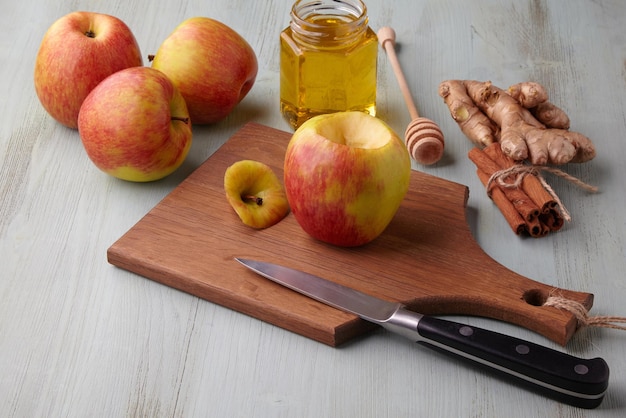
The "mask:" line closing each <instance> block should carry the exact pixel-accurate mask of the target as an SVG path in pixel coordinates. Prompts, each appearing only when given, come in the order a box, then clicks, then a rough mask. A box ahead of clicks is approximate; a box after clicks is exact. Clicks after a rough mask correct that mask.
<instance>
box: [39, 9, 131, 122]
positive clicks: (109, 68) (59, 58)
mask: <svg viewBox="0 0 626 418" xmlns="http://www.w3.org/2000/svg"><path fill="white" fill-rule="evenodd" d="M141 65H143V61H142V59H141V52H140V51H139V46H138V45H137V41H136V39H135V36H134V35H133V34H132V32H131V30H130V29H129V28H128V26H126V24H125V23H124V22H122V21H121V20H120V19H118V18H116V17H114V16H109V15H105V14H101V13H93V12H73V13H70V14H68V15H65V16H63V17H61V18H60V19H58V20H57V21H56V22H54V23H53V24H52V26H50V28H49V29H48V31H47V32H46V34H45V35H44V37H43V40H42V42H41V45H40V47H39V52H38V53H37V59H36V61H35V91H36V92H37V96H38V97H39V101H40V102H41V104H42V105H43V107H44V109H46V111H47V112H48V113H49V114H50V116H52V117H53V118H54V119H56V120H57V121H59V122H60V123H62V124H63V125H65V126H67V127H70V128H76V127H77V120H78V112H79V110H80V106H81V104H82V103H83V100H84V99H85V97H87V95H88V94H89V92H91V90H92V89H93V88H94V87H96V86H97V85H98V83H100V82H101V81H102V80H104V79H105V78H106V77H108V76H109V75H111V74H113V73H115V72H117V71H119V70H122V69H124V68H128V67H136V66H141Z"/></svg>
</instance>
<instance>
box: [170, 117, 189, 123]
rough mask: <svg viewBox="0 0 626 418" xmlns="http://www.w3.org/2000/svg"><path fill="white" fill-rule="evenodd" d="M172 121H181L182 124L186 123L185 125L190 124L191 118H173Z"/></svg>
mask: <svg viewBox="0 0 626 418" xmlns="http://www.w3.org/2000/svg"><path fill="white" fill-rule="evenodd" d="M172 120H179V121H181V122H184V123H185V124H188V123H189V118H181V117H180V116H172Z"/></svg>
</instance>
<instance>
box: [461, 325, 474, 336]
mask: <svg viewBox="0 0 626 418" xmlns="http://www.w3.org/2000/svg"><path fill="white" fill-rule="evenodd" d="M473 333H474V330H473V329H472V328H471V327H468V326H462V327H461V328H459V334H461V335H462V336H464V337H469V336H470V335H472V334H473Z"/></svg>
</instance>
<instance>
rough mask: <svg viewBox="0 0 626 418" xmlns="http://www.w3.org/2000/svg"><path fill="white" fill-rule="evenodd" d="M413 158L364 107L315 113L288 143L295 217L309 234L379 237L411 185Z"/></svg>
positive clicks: (359, 240) (358, 239)
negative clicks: (352, 110)
mask: <svg viewBox="0 0 626 418" xmlns="http://www.w3.org/2000/svg"><path fill="white" fill-rule="evenodd" d="M410 176H411V161H410V157H409V154H408V151H407V150H406V147H405V146H404V143H403V142H402V140H401V139H400V138H399V137H398V135H397V134H396V133H394V132H393V130H392V129H391V128H390V127H389V126H388V125H387V124H386V123H384V122H383V121H382V120H380V119H378V118H376V117H373V116H370V115H368V114H366V113H362V112H339V113H331V114H326V115H320V116H315V117H313V118H311V119H309V120H308V121H306V122H305V123H304V124H302V125H301V126H300V127H299V128H298V129H297V130H296V131H295V132H294V134H293V136H292V138H291V141H290V142H289V145H288V147H287V151H286V154H285V165H284V183H285V192H286V195H287V200H288V202H289V205H290V207H291V212H292V213H293V215H294V217H295V218H296V220H297V221H298V223H299V224H300V226H301V227H302V229H304V231H306V232H307V233H308V234H309V235H311V236H312V237H314V238H316V239H318V240H320V241H323V242H327V243H330V244H334V245H338V246H345V247H352V246H358V245H363V244H366V243H368V242H370V241H372V240H374V239H375V238H376V237H378V236H379V235H380V234H381V233H382V232H383V231H384V230H385V228H386V227H387V225H388V224H389V222H391V220H392V219H393V217H394V215H395V214H396V212H397V210H398V208H399V206H400V203H401V202H402V200H403V199H404V196H405V195H406V192H407V190H408V187H409V179H410Z"/></svg>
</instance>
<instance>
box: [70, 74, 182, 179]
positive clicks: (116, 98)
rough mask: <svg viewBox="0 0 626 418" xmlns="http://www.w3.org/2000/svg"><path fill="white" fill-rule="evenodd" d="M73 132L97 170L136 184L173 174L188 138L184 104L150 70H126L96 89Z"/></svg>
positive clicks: (163, 78)
mask: <svg viewBox="0 0 626 418" xmlns="http://www.w3.org/2000/svg"><path fill="white" fill-rule="evenodd" d="M78 133H79V134H80V138H81V140H82V142H83V145H84V146H85V151H87V155H88V156H89V158H90V159H91V161H93V163H94V164H95V165H96V166H97V167H98V168H100V169H101V170H102V171H104V172H105V173H108V174H110V175H112V176H114V177H117V178H120V179H123V180H129V181H137V182H145V181H152V180H158V179H161V178H163V177H165V176H167V175H169V174H171V173H172V172H174V170H176V169H177V168H178V167H179V166H180V165H181V164H182V162H183V160H184V159H185V157H186V156H187V153H188V152H189V148H190V147H191V139H192V130H191V122H190V120H189V112H188V111H187V106H186V104H185V99H183V96H182V95H181V94H180V92H179V91H178V89H177V88H176V86H174V84H173V83H172V82H171V80H170V79H168V78H167V76H166V75H165V74H163V73H162V72H160V71H158V70H155V69H152V68H150V67H134V68H127V69H125V70H121V71H118V72H117V73H115V74H112V75H110V76H109V77H107V78H106V79H104V80H103V81H102V82H101V83H100V84H98V85H97V86H96V88H94V89H93V90H92V91H91V93H89V95H88V96H87V98H86V99H85V101H84V102H83V105H82V106H81V108H80V113H79V114H78Z"/></svg>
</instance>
